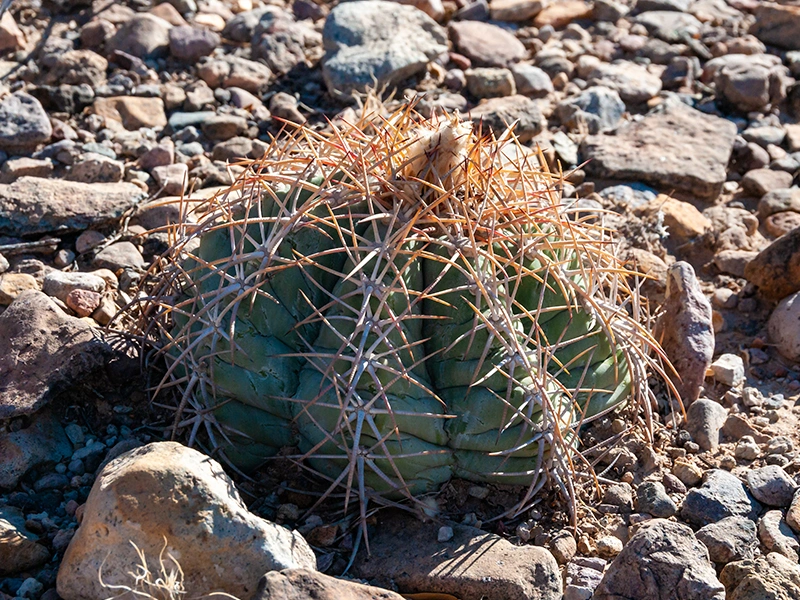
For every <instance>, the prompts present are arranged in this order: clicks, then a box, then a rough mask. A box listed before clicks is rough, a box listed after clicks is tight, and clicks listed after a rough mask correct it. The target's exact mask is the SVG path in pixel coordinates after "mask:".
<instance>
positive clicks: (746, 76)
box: [704, 54, 788, 112]
mask: <svg viewBox="0 0 800 600" xmlns="http://www.w3.org/2000/svg"><path fill="white" fill-rule="evenodd" d="M766 56H768V57H769V58H770V59H774V58H777V57H772V56H769V55H766ZM715 60H720V59H715ZM724 60H725V62H724V63H723V64H722V66H721V67H720V68H718V69H716V71H715V76H714V85H715V87H716V89H717V93H718V94H719V95H720V96H722V98H724V99H725V100H726V101H727V102H729V103H730V104H732V105H733V106H734V107H735V108H737V109H738V110H740V111H743V112H748V111H756V110H762V109H764V108H765V107H766V106H767V105H768V104H775V103H779V102H780V101H781V100H783V99H784V98H785V97H786V89H785V84H784V80H785V78H786V77H787V76H788V70H787V69H786V67H784V66H782V65H781V64H780V61H778V62H777V64H769V63H768V61H765V60H758V59H756V60H754V59H753V57H752V56H749V55H743V54H742V55H735V54H734V55H727V56H725V57H724ZM711 68H712V69H714V68H715V65H712V67H711ZM704 78H705V76H704Z"/></svg>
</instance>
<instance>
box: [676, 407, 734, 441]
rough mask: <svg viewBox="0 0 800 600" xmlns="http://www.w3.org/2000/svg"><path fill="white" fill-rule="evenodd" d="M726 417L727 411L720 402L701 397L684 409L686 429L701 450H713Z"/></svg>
mask: <svg viewBox="0 0 800 600" xmlns="http://www.w3.org/2000/svg"><path fill="white" fill-rule="evenodd" d="M727 418H728V411H727V410H726V409H725V408H724V407H723V406H722V405H721V404H719V403H718V402H714V401H713V400H707V399H705V398H701V399H699V400H696V401H695V402H693V403H692V405H691V406H690V407H689V410H687V411H686V430H687V431H688V432H689V433H690V434H691V435H692V440H693V441H694V442H695V443H697V445H699V446H700V447H701V448H702V449H703V450H715V449H716V448H717V447H718V446H719V443H720V441H721V440H720V437H721V432H722V426H723V425H725V420H726V419H727Z"/></svg>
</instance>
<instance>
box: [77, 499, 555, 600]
mask: <svg viewBox="0 0 800 600" xmlns="http://www.w3.org/2000/svg"><path fill="white" fill-rule="evenodd" d="M378 520H379V523H378V525H377V527H376V528H375V533H373V534H370V540H369V544H370V550H371V554H372V556H371V557H367V556H366V553H360V554H359V555H358V556H357V557H356V562H355V564H354V565H353V572H354V574H355V575H356V576H358V577H360V578H364V579H368V580H370V581H373V580H374V583H376V584H377V585H389V582H392V583H394V584H395V585H396V586H397V589H398V590H400V591H401V592H402V593H414V592H423V591H424V592H429V593H430V592H439V593H443V594H451V595H454V596H457V597H458V598H459V599H460V600H479V599H480V598H486V597H488V598H503V599H504V600H560V599H561V577H560V575H559V572H558V565H557V564H556V561H555V559H554V558H553V556H552V555H551V554H550V553H549V552H548V551H547V550H545V549H544V548H540V547H536V546H521V547H517V546H513V545H512V544H511V543H509V542H508V541H506V540H504V539H502V538H501V537H499V536H497V535H494V534H490V533H486V532H485V531H481V530H479V529H475V528H473V527H467V526H464V525H455V526H453V532H454V537H453V539H452V540H450V541H449V542H444V543H441V542H438V541H437V540H436V537H437V528H436V527H431V526H430V525H429V524H425V523H421V522H419V521H418V520H417V519H415V518H414V517H410V516H406V515H405V514H399V513H394V514H391V515H390V514H387V513H382V514H379V515H378ZM67 600H69V599H67Z"/></svg>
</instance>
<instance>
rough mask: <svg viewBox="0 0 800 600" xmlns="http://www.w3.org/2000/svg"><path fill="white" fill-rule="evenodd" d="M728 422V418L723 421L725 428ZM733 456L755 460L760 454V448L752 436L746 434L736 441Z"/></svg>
mask: <svg viewBox="0 0 800 600" xmlns="http://www.w3.org/2000/svg"><path fill="white" fill-rule="evenodd" d="M730 422H731V419H730V418H728V421H726V423H725V428H726V429H727V428H728V424H729V423H730ZM734 456H736V458H740V459H742V460H755V459H757V458H758V457H759V456H761V449H760V448H759V447H758V444H756V441H755V440H754V439H753V437H752V436H749V435H746V436H743V437H742V438H741V439H740V440H739V441H738V442H736V447H735V449H734Z"/></svg>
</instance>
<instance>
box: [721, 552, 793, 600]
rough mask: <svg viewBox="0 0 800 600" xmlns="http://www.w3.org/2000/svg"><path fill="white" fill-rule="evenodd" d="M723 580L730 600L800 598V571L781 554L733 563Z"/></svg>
mask: <svg viewBox="0 0 800 600" xmlns="http://www.w3.org/2000/svg"><path fill="white" fill-rule="evenodd" d="M719 577H720V581H721V582H722V583H723V585H725V589H726V590H727V596H726V599H727V600H773V599H774V600H795V599H796V598H800V567H798V565H796V564H795V563H793V562H792V561H790V560H789V559H788V558H786V557H785V556H783V555H781V554H778V553H777V552H771V553H769V554H767V556H766V557H763V556H759V557H758V558H756V559H752V560H743V561H737V562H733V563H729V564H727V565H726V566H725V568H724V569H722V572H721V573H720V576H719Z"/></svg>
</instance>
